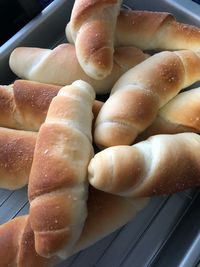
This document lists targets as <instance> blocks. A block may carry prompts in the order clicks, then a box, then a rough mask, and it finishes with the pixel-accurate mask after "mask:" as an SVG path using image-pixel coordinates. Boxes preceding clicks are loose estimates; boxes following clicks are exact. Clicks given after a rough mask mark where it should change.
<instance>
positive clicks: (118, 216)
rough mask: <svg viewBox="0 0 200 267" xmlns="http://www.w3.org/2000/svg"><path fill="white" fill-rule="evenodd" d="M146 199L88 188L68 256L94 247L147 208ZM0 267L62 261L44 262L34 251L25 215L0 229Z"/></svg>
mask: <svg viewBox="0 0 200 267" xmlns="http://www.w3.org/2000/svg"><path fill="white" fill-rule="evenodd" d="M147 203H148V199H138V200H137V199H136V200H134V201H130V200H129V199H126V198H124V197H119V196H114V195H111V194H107V193H104V192H102V191H97V190H95V189H94V188H90V191H89V198H88V217H87V219H86V222H85V225H84V229H83V232H82V234H81V237H80V239H79V241H78V242H77V244H76V247H75V248H74V250H73V251H72V254H74V253H76V252H78V251H80V250H82V249H84V248H86V247H88V246H90V245H92V244H94V243H95V242H97V241H98V240H100V239H101V238H103V237H105V236H106V235H108V234H110V233H111V232H113V231H115V230H116V229H117V228H119V227H121V226H122V225H124V224H126V223H127V222H128V221H130V220H131V219H133V218H134V217H135V216H136V215H137V214H138V212H139V211H140V210H142V209H144V207H145V206H146V205H147ZM0 236H1V238H0V258H1V261H0V267H5V266H9V267H16V266H17V267H24V266H27V267H36V266H37V267H51V266H55V265H56V263H59V262H61V261H62V260H61V259H60V258H58V257H51V258H44V257H41V256H40V255H38V254H37V252H36V250H35V246H34V243H35V240H34V233H33V230H32V229H31V226H30V218H29V216H28V215H26V216H19V217H16V218H15V219H13V220H11V221H9V222H7V223H5V224H3V225H0Z"/></svg>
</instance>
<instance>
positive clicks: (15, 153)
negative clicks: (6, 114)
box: [0, 128, 37, 189]
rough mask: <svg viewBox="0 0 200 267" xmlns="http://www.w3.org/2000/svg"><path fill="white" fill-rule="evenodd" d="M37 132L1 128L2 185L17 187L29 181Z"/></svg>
mask: <svg viewBox="0 0 200 267" xmlns="http://www.w3.org/2000/svg"><path fill="white" fill-rule="evenodd" d="M36 136H37V134H36V133H34V132H26V131H17V130H12V129H6V128H0V163H1V164H0V177H1V178H0V187H1V188H6V189H17V188H20V187H23V186H25V185H26V184H27V182H28V176H29V172H30V169H31V164H32V159H33V152H34V147H35V142H36Z"/></svg>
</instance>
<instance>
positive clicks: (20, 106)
mask: <svg viewBox="0 0 200 267" xmlns="http://www.w3.org/2000/svg"><path fill="white" fill-rule="evenodd" d="M59 89H61V86H56V85H51V84H45V83H39V82H33V81H29V80H16V81H14V83H13V84H10V85H7V86H6V85H5V86H0V126H3V127H8V128H14V129H23V130H27V131H38V130H39V128H40V126H41V124H42V123H43V122H44V121H45V118H46V115H47V111H48V108H49V105H50V103H51V101H52V99H53V97H55V96H56V95H57V93H58V91H59ZM102 105H103V102H101V101H98V100H95V102H94V105H93V114H94V117H95V118H96V116H97V114H98V112H99V110H100V108H101V106H102ZM66 108H67V107H66Z"/></svg>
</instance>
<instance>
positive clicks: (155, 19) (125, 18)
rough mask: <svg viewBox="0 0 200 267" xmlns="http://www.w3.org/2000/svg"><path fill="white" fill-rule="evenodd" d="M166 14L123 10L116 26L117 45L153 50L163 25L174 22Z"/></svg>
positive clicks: (172, 17)
mask: <svg viewBox="0 0 200 267" xmlns="http://www.w3.org/2000/svg"><path fill="white" fill-rule="evenodd" d="M174 19H175V18H174V16H173V15H172V14H169V13H166V12H153V11H152V12H151V11H136V10H121V11H120V13H119V16H118V19H117V25H116V44H117V45H132V44H133V43H135V46H136V47H141V48H142V49H144V50H145V49H148V50H150V49H153V48H154V43H155V36H156V34H157V32H158V31H160V28H161V27H162V25H164V24H166V23H169V22H171V21H173V20H174Z"/></svg>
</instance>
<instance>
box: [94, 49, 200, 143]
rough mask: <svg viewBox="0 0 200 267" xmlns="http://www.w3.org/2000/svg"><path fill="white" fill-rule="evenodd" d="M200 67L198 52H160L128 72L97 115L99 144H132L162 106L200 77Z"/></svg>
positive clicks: (118, 82) (96, 124)
mask: <svg viewBox="0 0 200 267" xmlns="http://www.w3.org/2000/svg"><path fill="white" fill-rule="evenodd" d="M199 70H200V58H199V57H198V56H197V54H196V53H195V52H193V51H190V50H182V51H178V52H169V51H164V52H160V53H157V54H155V55H153V56H151V57H150V58H148V59H146V60H145V61H143V62H141V63H140V64H138V65H137V66H135V67H134V68H132V69H130V70H129V71H127V72H126V73H125V74H123V75H122V76H121V77H120V79H119V80H118V81H117V82H116V83H115V85H114V87H113V89H112V91H111V95H110V97H109V98H108V100H107V101H106V102H105V104H104V105H103V107H102V109H101V111H100V112H99V114H98V116H97V119H96V122H95V131H94V138H95V142H96V144H97V145H98V146H100V147H108V146H112V145H118V144H121V145H128V144H129V145H130V144H132V143H133V142H134V140H135V138H136V137H137V135H138V134H139V133H141V132H143V131H144V130H145V129H146V128H147V127H148V126H149V125H150V124H151V123H152V122H153V120H154V119H155V118H156V116H157V113H158V111H159V109H160V108H161V107H163V106H164V105H165V104H166V103H167V102H168V101H169V100H170V99H172V98H173V97H174V96H176V95H177V94H178V93H179V92H180V91H181V90H182V89H183V88H185V87H187V86H189V85H191V84H192V83H194V82H196V81H198V80H199V79H200V71H199ZM130 114H131V115H130ZM117 129H118V130H117ZM116 130H117V132H118V134H116ZM122 134H123V135H122ZM124 136H125V138H124Z"/></svg>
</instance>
